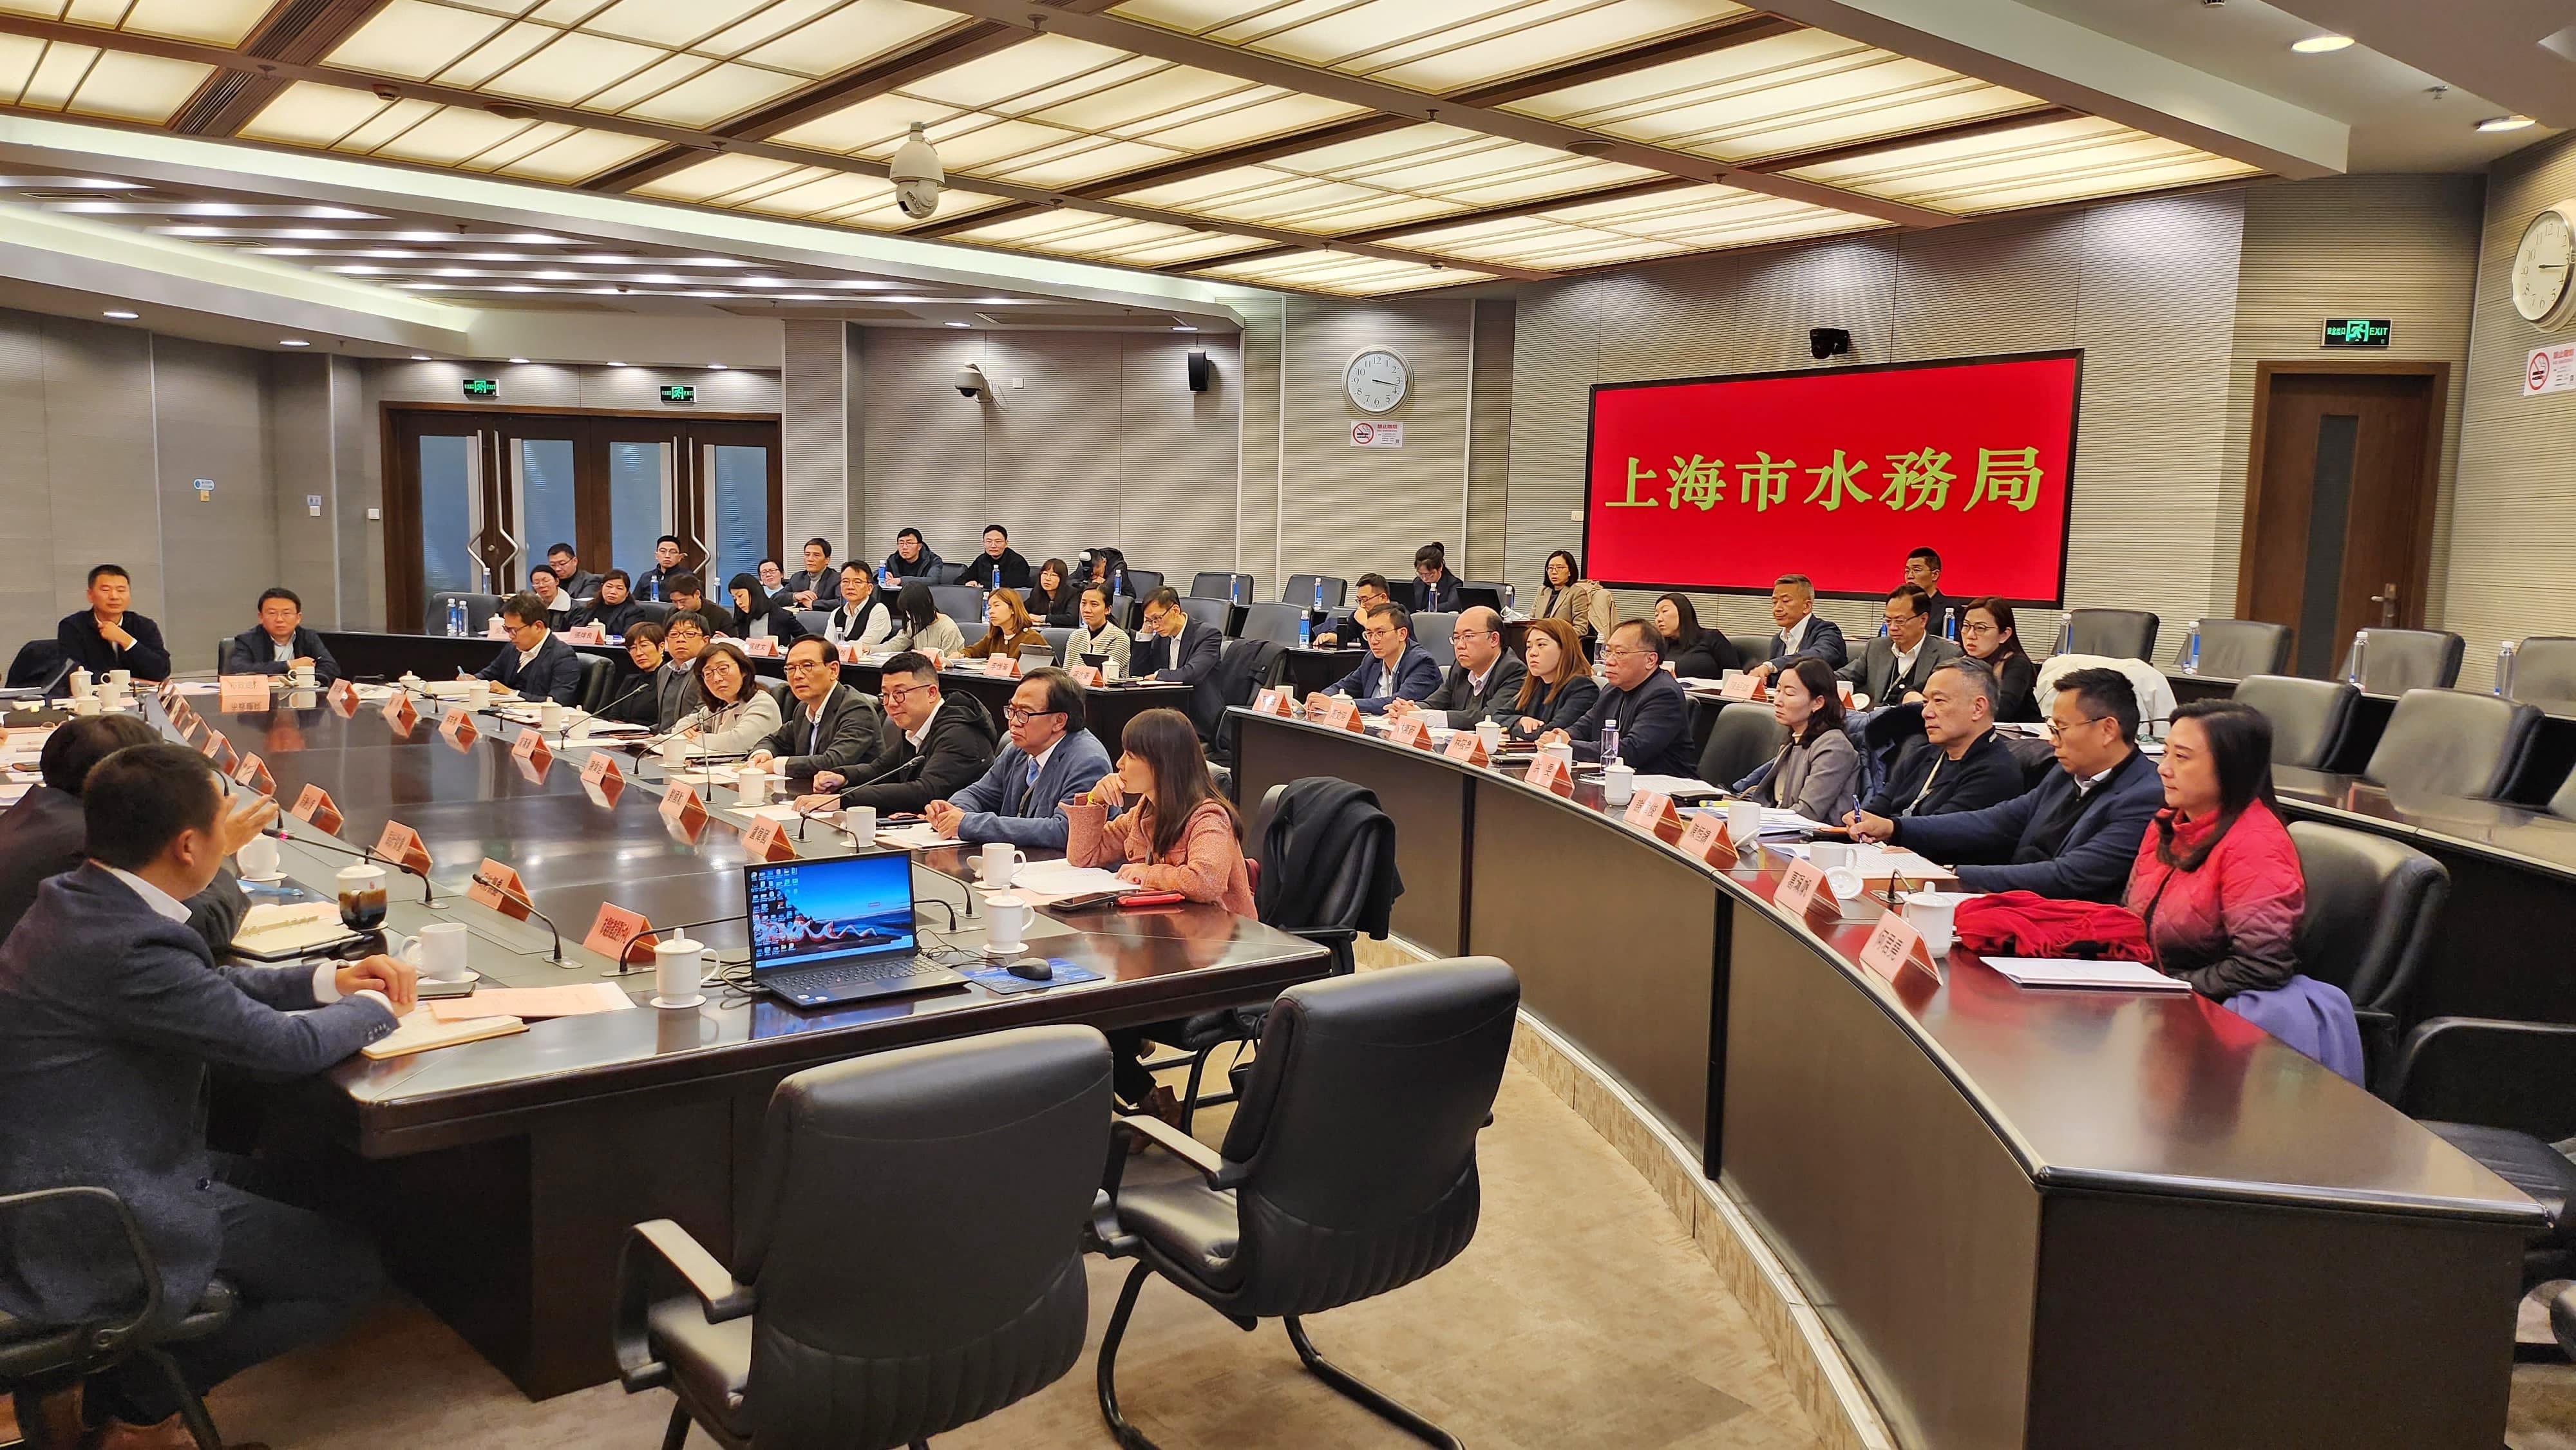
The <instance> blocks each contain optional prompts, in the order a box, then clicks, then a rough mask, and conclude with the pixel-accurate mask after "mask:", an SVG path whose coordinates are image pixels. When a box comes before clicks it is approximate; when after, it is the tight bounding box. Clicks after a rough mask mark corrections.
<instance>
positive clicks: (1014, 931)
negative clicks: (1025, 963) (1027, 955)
mask: <svg viewBox="0 0 2576 1450" xmlns="http://www.w3.org/2000/svg"><path fill="white" fill-rule="evenodd" d="M1036 919H1037V910H1036V908H1034V907H1032V906H1030V905H1029V904H1028V903H1027V902H1025V901H1022V900H1021V899H1020V898H1018V897H1016V896H996V897H994V898H992V899H991V900H989V901H987V902H985V903H984V950H985V951H987V952H990V953H992V954H994V955H997V956H1000V955H1013V954H1017V953H1018V952H1019V951H1020V950H1021V949H1022V948H1024V947H1026V946H1027V945H1028V943H1026V942H1024V941H1022V940H1020V938H1021V937H1023V936H1025V935H1027V934H1028V930H1029V923H1030V922H1032V921H1034V920H1036Z"/></svg>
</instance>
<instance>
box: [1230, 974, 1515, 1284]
mask: <svg viewBox="0 0 2576 1450" xmlns="http://www.w3.org/2000/svg"><path fill="white" fill-rule="evenodd" d="M1520 998H1521V986H1520V979H1519V978H1517V977H1515V976H1514V975H1513V974H1512V969H1511V968H1510V967H1508V966H1505V965H1504V964H1503V963H1502V962H1500V961H1497V960H1495V959H1494V958H1492V957H1461V958H1454V959H1451V960H1448V961H1438V962H1423V963H1420V964H1417V965H1414V966H1406V967H1388V968H1385V969H1382V970H1379V971H1374V972H1363V973H1360V974H1358V975H1356V976H1348V977H1334V978H1331V979H1329V980H1326V981H1321V982H1304V983H1300V984H1299V985H1297V986H1294V987H1291V988H1289V989H1288V990H1287V991H1285V992H1283V993H1281V994H1280V996H1279V1000H1278V1002H1277V1003H1276V1004H1275V1005H1274V1006H1273V1007H1272V1008H1271V1009H1270V1020H1269V1023H1268V1025H1267V1026H1266V1027H1265V1028H1264V1030H1263V1032H1262V1034H1261V1049H1260V1056H1259V1057H1258V1058H1257V1059H1255V1061H1254V1063H1253V1067H1252V1073H1251V1076H1250V1078H1249V1080H1248V1081H1246V1083H1245V1084H1244V1088H1243V1098H1242V1102H1241V1105H1240V1106H1238V1107H1237V1108H1236V1110H1235V1115H1234V1122H1233V1123H1232V1124H1231V1125H1230V1126H1229V1127H1228V1128H1227V1130H1226V1135H1225V1146H1224V1150H1223V1152H1224V1157H1225V1161H1226V1164H1227V1172H1226V1175H1225V1176H1226V1178H1227V1179H1228V1180H1231V1186H1232V1187H1233V1188H1234V1189H1235V1203H1236V1207H1237V1212H1238V1215H1239V1218H1240V1224H1241V1230H1242V1236H1243V1237H1242V1252H1241V1255H1240V1262H1241V1263H1242V1264H1243V1266H1244V1275H1245V1280H1244V1285H1243V1288H1242V1290H1241V1292H1240V1293H1239V1294H1237V1295H1236V1296H1234V1297H1233V1298H1232V1299H1231V1300H1230V1301H1229V1304H1228V1309H1229V1311H1230V1312H1233V1313H1238V1314H1246V1315H1253V1316H1258V1317H1270V1316H1276V1315H1281V1314H1315V1313H1320V1312H1322V1311H1324V1310H1326V1309H1330V1308H1333V1307H1335V1306H1337V1305H1342V1304H1348V1303H1352V1302H1354V1301H1356V1300H1360V1299H1365V1298H1368V1297H1370V1296H1372V1295H1376V1294H1383V1293H1385V1292H1387V1291H1388V1290H1390V1289H1394V1288H1397V1287H1399V1286H1401V1285H1404V1284H1408V1283H1411V1282H1412V1281H1414V1280H1415V1279H1419V1278H1421V1277H1422V1276H1423V1275H1425V1274H1428V1273H1430V1272H1431V1271H1432V1270H1434V1269H1437V1268H1439V1267H1440V1266H1441V1265H1442V1264H1445V1263H1447V1262H1448V1261H1449V1260H1451V1259H1452V1258H1455V1257H1456V1256H1457V1255H1458V1253H1459V1251H1460V1250H1462V1249H1464V1248H1465V1247H1466V1246H1467V1243H1468V1241H1469V1240H1470V1239H1472V1238H1474V1237H1475V1234H1476V1211H1477V1197H1478V1181H1477V1177H1476V1134H1477V1132H1478V1131H1479V1130H1481V1129H1482V1128H1483V1127H1484V1125H1485V1119H1486V1117H1487V1116H1488V1115H1489V1114H1490V1113H1491V1112H1492V1111H1493V1106H1494V1094H1495V1092H1496V1090H1497V1089H1499V1088H1500V1087H1501V1085H1502V1079H1503V1061H1504V1059H1505V1057H1507V1056H1508V1055H1509V1054H1510V1051H1511V1043H1512V1026H1513V1021H1514V1019H1515V1017H1516V1016H1517V1015H1518V1012H1519V1008H1520Z"/></svg>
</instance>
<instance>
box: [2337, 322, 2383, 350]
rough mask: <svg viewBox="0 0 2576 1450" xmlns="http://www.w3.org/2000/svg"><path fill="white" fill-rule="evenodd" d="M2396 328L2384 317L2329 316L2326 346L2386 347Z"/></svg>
mask: <svg viewBox="0 0 2576 1450" xmlns="http://www.w3.org/2000/svg"><path fill="white" fill-rule="evenodd" d="M2396 333H2397V329H2395V328H2394V327H2391V326H2390V325H2389V322H2388V319H2387V318H2385V317H2329V318H2327V319H2326V341H2325V345H2326V346H2328V347H2386V346H2388V340H2389V339H2390V338H2392V337H2394V336H2396Z"/></svg>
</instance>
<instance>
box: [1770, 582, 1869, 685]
mask: <svg viewBox="0 0 2576 1450" xmlns="http://www.w3.org/2000/svg"><path fill="white" fill-rule="evenodd" d="M1771 622H1772V623H1773V624H1776V625H1778V626H1779V627H1780V632H1779V633H1778V634H1775V635H1773V636H1771V657H1770V658H1769V659H1768V660H1765V661H1764V662H1762V663H1761V664H1758V665H1755V666H1753V667H1752V668H1751V669H1749V670H1747V671H1745V673H1746V674H1749V675H1751V676H1752V677H1753V678H1755V679H1757V680H1768V679H1771V678H1773V677H1774V676H1776V675H1778V674H1779V673H1780V672H1781V671H1782V670H1785V669H1787V668H1789V667H1790V666H1791V665H1794V664H1796V663H1797V662H1798V661H1799V660H1801V659H1804V658H1806V657H1807V656H1809V655H1813V656H1815V657H1816V658H1817V659H1820V660H1823V661H1824V662H1825V668H1826V669H1829V670H1839V669H1841V668H1842V667H1843V663H1844V661H1846V660H1847V659H1849V658H1850V656H1851V651H1850V650H1849V649H1847V648H1846V647H1845V646H1844V644H1843V627H1842V626H1841V625H1839V624H1836V623H1834V622H1833V621H1832V620H1830V619H1827V618H1825V617H1824V616H1822V615H1820V614H1818V613H1816V581H1814V580H1812V579H1810V578H1808V577H1807V576H1806V575H1804V574H1783V575H1781V576H1780V577H1779V578H1777V579H1775V580H1773V581H1772V582H1771Z"/></svg>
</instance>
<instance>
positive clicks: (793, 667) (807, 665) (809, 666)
mask: <svg viewBox="0 0 2576 1450" xmlns="http://www.w3.org/2000/svg"><path fill="white" fill-rule="evenodd" d="M839 663H840V661H838V660H789V661H788V662H787V673H789V674H791V675H795V674H803V673H805V672H806V671H808V670H826V669H830V668H831V667H833V666H834V665H837V664H839Z"/></svg>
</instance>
